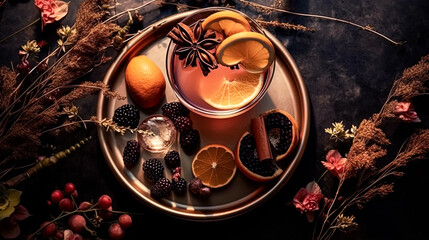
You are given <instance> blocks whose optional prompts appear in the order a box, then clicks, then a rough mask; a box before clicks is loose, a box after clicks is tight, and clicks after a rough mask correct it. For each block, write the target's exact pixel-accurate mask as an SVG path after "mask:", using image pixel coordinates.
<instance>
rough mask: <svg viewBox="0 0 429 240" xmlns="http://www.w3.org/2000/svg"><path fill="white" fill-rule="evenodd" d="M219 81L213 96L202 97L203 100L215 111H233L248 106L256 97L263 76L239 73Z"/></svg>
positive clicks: (244, 72)
mask: <svg viewBox="0 0 429 240" xmlns="http://www.w3.org/2000/svg"><path fill="white" fill-rule="evenodd" d="M220 81H221V82H220V86H219V87H218V88H217V90H216V91H215V92H214V94H212V95H210V96H202V97H203V99H204V100H205V101H206V102H207V103H208V104H210V105H211V106H213V107H215V108H217V109H235V108H240V107H242V106H244V105H246V104H248V103H249V102H250V101H252V100H253V99H254V98H255V97H256V95H258V93H259V92H260V91H261V88H262V85H263V82H264V74H259V73H256V74H254V73H249V72H246V71H240V72H239V73H236V74H231V75H230V76H227V77H223V79H221V80H220Z"/></svg>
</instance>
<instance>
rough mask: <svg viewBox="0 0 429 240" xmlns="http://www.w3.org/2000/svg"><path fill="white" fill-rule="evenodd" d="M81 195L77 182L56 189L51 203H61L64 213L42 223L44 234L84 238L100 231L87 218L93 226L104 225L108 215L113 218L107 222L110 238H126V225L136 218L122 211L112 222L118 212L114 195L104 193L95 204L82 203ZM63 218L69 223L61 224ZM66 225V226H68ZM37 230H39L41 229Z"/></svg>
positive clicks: (60, 207)
mask: <svg viewBox="0 0 429 240" xmlns="http://www.w3.org/2000/svg"><path fill="white" fill-rule="evenodd" d="M77 197H78V195H77V190H76V187H75V185H74V184H73V183H66V184H65V186H64V189H63V190H62V191H61V190H58V189H57V190H54V191H52V193H51V197H50V200H48V203H49V204H50V205H52V203H54V204H58V208H59V210H60V211H61V212H62V213H61V214H60V215H59V216H58V217H57V218H56V219H54V220H52V221H46V222H44V223H42V224H41V227H40V233H41V235H42V236H43V237H45V238H46V239H58V240H60V239H61V240H63V239H66V240H80V239H82V240H83V239H84V237H85V236H86V235H87V236H90V237H94V236H97V235H98V232H97V231H96V230H98V229H90V228H89V227H88V226H87V222H91V223H92V224H91V225H90V226H91V227H94V228H100V226H101V224H102V223H105V220H107V219H108V220H109V222H108V223H107V222H106V223H107V224H110V225H109V228H108V231H107V233H108V235H109V237H110V239H123V238H124V236H125V229H127V228H129V227H131V225H132V218H131V216H130V215H128V214H126V213H122V214H121V215H120V216H119V217H118V219H117V220H116V221H113V223H112V218H113V215H114V213H115V212H113V209H112V198H110V196H108V195H102V196H100V198H99V199H98V201H97V203H95V204H93V203H90V202H88V201H82V202H80V204H79V205H78V204H77V202H76V199H77ZM60 221H67V223H66V224H60ZM63 225H65V226H66V227H65V228H64V227H63ZM60 226H61V227H60ZM36 233H39V231H38V232H36ZM33 236H35V235H33ZM85 238H86V237H85Z"/></svg>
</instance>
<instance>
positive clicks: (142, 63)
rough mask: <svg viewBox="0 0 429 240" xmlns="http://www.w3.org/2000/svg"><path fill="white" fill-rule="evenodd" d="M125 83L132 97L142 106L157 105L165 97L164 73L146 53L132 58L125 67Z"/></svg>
mask: <svg viewBox="0 0 429 240" xmlns="http://www.w3.org/2000/svg"><path fill="white" fill-rule="evenodd" d="M125 83H126V85H127V90H128V94H129V95H130V97H131V99H132V100H133V101H134V102H135V104H137V105H138V106H140V107H141V108H150V107H153V106H156V105H157V104H158V103H160V102H161V100H162V99H163V97H164V93H165V78H164V75H163V74H162V71H161V69H160V68H159V67H158V66H157V65H156V64H155V63H154V62H153V61H152V60H151V59H150V58H148V57H147V56H145V55H139V56H136V57H133V58H132V59H131V60H130V62H129V63H128V65H127V68H126V69H125Z"/></svg>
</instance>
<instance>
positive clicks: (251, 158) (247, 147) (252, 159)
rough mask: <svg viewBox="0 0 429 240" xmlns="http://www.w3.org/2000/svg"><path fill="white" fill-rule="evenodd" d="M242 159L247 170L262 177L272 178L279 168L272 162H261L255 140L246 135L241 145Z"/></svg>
mask: <svg viewBox="0 0 429 240" xmlns="http://www.w3.org/2000/svg"><path fill="white" fill-rule="evenodd" d="M239 152H240V159H241V161H242V163H243V165H244V166H246V168H248V169H249V170H250V171H252V172H254V173H256V174H258V175H261V176H272V175H273V174H274V173H275V171H276V169H277V167H276V166H275V165H274V164H273V163H272V162H271V161H262V162H260V161H259V157H258V152H257V151H256V143H255V139H254V138H253V137H252V136H251V135H250V134H249V135H246V136H245V137H244V138H243V140H242V142H241V145H240V151H239Z"/></svg>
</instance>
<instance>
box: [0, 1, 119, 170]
mask: <svg viewBox="0 0 429 240" xmlns="http://www.w3.org/2000/svg"><path fill="white" fill-rule="evenodd" d="M98 3H99V2H98V1H93V0H84V1H83V2H82V3H81V5H80V7H79V10H78V14H77V16H76V23H75V25H74V26H73V28H75V29H76V30H77V31H76V33H75V34H74V35H72V36H70V37H71V38H73V41H70V42H72V43H73V44H72V46H71V48H70V49H69V50H68V51H67V52H66V53H64V55H63V56H61V57H59V58H58V59H57V60H55V62H54V63H53V64H52V66H51V67H50V68H49V69H48V70H47V71H46V72H44V73H43V74H41V75H40V76H36V77H35V79H32V82H30V83H26V82H24V81H25V80H26V78H27V77H28V76H25V77H20V76H19V75H17V74H15V73H14V72H13V71H10V70H9V69H7V68H5V67H2V68H0V76H1V78H2V81H1V82H0V100H1V102H0V109H1V110H2V112H1V113H0V166H1V168H2V169H4V168H3V167H5V166H14V165H15V164H16V162H14V161H12V162H11V160H25V159H28V158H32V157H33V158H35V157H36V156H37V152H38V148H39V146H40V145H41V140H40V138H41V136H42V134H43V133H45V132H47V130H48V129H50V128H53V129H57V128H55V126H58V125H61V124H63V123H65V124H66V125H67V127H65V128H64V129H63V130H66V131H71V130H73V129H74V128H76V125H75V124H68V123H69V122H70V120H69V119H66V120H64V119H62V118H61V116H63V115H64V112H63V109H64V108H65V107H68V106H71V105H72V104H73V101H75V100H77V99H79V98H83V97H85V96H87V95H90V94H94V93H97V92H98V91H100V90H101V91H103V92H105V93H106V95H107V96H113V97H116V96H117V94H115V93H112V92H110V91H109V89H108V87H107V86H106V85H104V84H103V83H101V82H96V83H92V82H84V83H82V84H79V83H75V82H76V80H77V79H79V78H80V77H82V76H83V75H85V74H86V73H88V72H89V71H90V70H91V69H92V68H93V67H96V66H98V65H99V64H101V63H104V62H106V61H107V60H109V59H110V58H108V57H106V56H104V54H103V51H104V50H105V49H106V48H108V47H109V46H111V45H112V38H113V36H114V35H115V32H116V31H118V30H119V26H118V25H116V24H113V23H103V22H101V20H102V17H103V16H104V15H105V11H104V10H102V8H100V7H99V6H98ZM103 3H105V1H103ZM22 83H24V84H22ZM16 86H19V87H18V88H17V87H16ZM61 119H62V120H61ZM63 121H65V122H63ZM8 162H11V163H10V164H8ZM5 164H8V165H5Z"/></svg>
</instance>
